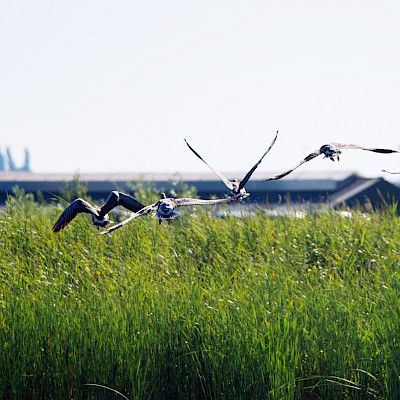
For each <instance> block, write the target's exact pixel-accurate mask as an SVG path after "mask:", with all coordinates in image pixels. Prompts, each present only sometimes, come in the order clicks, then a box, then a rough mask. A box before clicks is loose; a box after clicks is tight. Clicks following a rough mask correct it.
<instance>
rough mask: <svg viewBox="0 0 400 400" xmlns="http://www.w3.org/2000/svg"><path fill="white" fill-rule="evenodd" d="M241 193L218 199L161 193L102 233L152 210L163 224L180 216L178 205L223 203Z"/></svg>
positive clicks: (119, 226) (117, 227) (234, 198)
mask: <svg viewBox="0 0 400 400" xmlns="http://www.w3.org/2000/svg"><path fill="white" fill-rule="evenodd" d="M239 197H240V195H235V196H229V197H227V198H225V199H216V200H204V199H192V198H189V197H182V198H179V199H175V198H173V197H166V196H165V193H160V200H158V201H157V202H155V203H153V204H150V205H149V206H147V207H144V208H142V209H141V210H139V211H137V212H136V213H134V214H132V215H131V216H130V217H129V218H127V219H125V220H124V221H122V222H120V223H119V224H116V225H114V226H112V227H111V228H109V229H107V230H105V231H103V232H101V235H104V234H106V233H111V232H113V231H115V230H116V229H119V228H121V226H124V225H125V224H127V223H128V222H130V221H132V220H133V219H136V218H139V217H143V216H144V215H147V214H149V213H151V212H152V211H155V214H154V218H157V219H158V223H159V224H161V222H162V221H163V220H167V221H171V220H172V219H174V218H177V217H179V215H180V214H179V213H178V212H176V211H175V209H176V208H178V207H183V206H196V205H200V206H206V205H211V204H221V203H227V202H229V201H232V200H238V199H239Z"/></svg>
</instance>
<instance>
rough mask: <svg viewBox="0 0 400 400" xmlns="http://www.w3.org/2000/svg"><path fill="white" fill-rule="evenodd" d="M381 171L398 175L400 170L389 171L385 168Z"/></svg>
mask: <svg viewBox="0 0 400 400" xmlns="http://www.w3.org/2000/svg"><path fill="white" fill-rule="evenodd" d="M382 172H386V173H387V174H392V175H399V174H400V172H390V171H386V169H383V170H382Z"/></svg>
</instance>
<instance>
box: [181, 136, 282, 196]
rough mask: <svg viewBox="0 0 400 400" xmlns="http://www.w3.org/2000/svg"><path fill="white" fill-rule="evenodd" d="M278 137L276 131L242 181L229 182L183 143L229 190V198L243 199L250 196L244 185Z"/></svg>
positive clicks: (190, 147)
mask: <svg viewBox="0 0 400 400" xmlns="http://www.w3.org/2000/svg"><path fill="white" fill-rule="evenodd" d="M277 137H278V131H276V134H275V137H274V139H273V140H272V142H271V144H270V145H269V147H268V149H267V151H266V152H265V153H264V154H263V155H262V157H261V158H260V159H259V160H258V161H257V162H256V163H255V164H254V165H253V167H252V168H251V169H250V171H249V172H248V173H247V174H246V175H245V177H244V178H243V179H242V180H238V179H235V180H232V181H230V180H229V179H227V178H226V177H225V176H224V175H222V174H221V173H220V172H218V171H217V170H216V169H214V168H213V167H212V166H211V165H210V164H208V163H207V162H206V161H205V160H204V158H203V157H201V156H200V154H199V153H197V151H196V150H194V149H193V147H192V146H190V144H189V143H188V141H187V140H186V139H184V140H185V142H186V144H187V146H188V147H189V149H190V150H191V151H192V152H193V153H194V154H195V155H196V156H197V157H198V158H200V160H201V161H203V163H204V164H206V165H207V166H208V168H210V169H211V170H212V171H213V172H214V173H215V174H217V175H218V176H219V178H220V179H221V180H222V182H224V184H225V186H226V187H227V188H228V189H229V191H230V195H231V196H236V195H240V197H241V198H242V199H243V198H245V197H248V196H250V193H247V192H246V189H245V185H246V183H247V182H248V181H249V179H250V178H251V175H253V172H254V171H255V170H256V169H257V167H258V166H259V165H260V164H261V161H262V160H263V158H264V157H265V156H266V155H267V154H268V152H269V151H270V150H271V148H272V146H273V145H274V144H275V142H276V139H277Z"/></svg>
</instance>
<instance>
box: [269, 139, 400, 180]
mask: <svg viewBox="0 0 400 400" xmlns="http://www.w3.org/2000/svg"><path fill="white" fill-rule="evenodd" d="M345 149H349V150H357V149H358V150H366V151H372V152H374V153H381V154H390V153H399V151H397V150H391V149H381V148H369V147H363V146H359V145H358V144H342V143H335V142H332V143H328V144H324V145H322V146H321V147H320V148H319V149H318V150H316V151H313V152H312V153H310V154H309V155H308V156H307V157H305V158H303V160H301V161H300V162H299V163H298V164H297V165H296V166H294V167H293V168H291V169H289V170H287V171H285V172H282V173H281V174H279V175H276V176H273V177H271V178H268V179H266V181H274V180H278V179H282V178H283V177H285V176H286V175H289V174H290V173H291V172H293V171H294V170H295V169H297V168H299V167H300V166H301V165H302V164H304V163H306V162H308V161H311V160H313V159H314V158H315V157H318V156H319V155H321V154H323V155H324V158H329V159H330V160H332V161H335V159H336V160H337V161H339V159H340V158H339V156H340V154H342V150H345Z"/></svg>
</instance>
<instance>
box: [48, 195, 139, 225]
mask: <svg viewBox="0 0 400 400" xmlns="http://www.w3.org/2000/svg"><path fill="white" fill-rule="evenodd" d="M117 206H122V207H124V208H126V209H128V210H129V211H132V212H137V211H139V210H141V209H142V208H143V207H144V205H143V204H142V203H140V202H139V201H137V200H136V199H135V198H134V197H132V196H129V195H128V194H125V193H121V192H117V191H113V192H111V193H110V195H109V196H108V197H107V200H106V201H105V203H104V204H103V205H102V206H101V207H94V206H92V205H91V204H90V203H88V202H87V201H86V200H83V199H81V198H79V199H76V200H74V201H73V202H72V203H71V204H70V205H69V206H68V207H67V208H66V209H65V210H64V211H63V212H62V214H61V215H60V217H59V218H58V220H57V222H56V223H55V224H54V226H53V232H59V231H60V230H61V229H63V228H65V227H66V226H67V225H68V224H69V223H70V222H71V221H72V220H73V219H74V218H75V217H76V216H77V215H78V214H79V213H82V212H83V213H87V214H91V216H92V224H93V225H94V226H96V227H102V228H104V227H105V226H107V225H108V224H110V223H111V221H110V219H109V216H108V213H109V212H110V211H111V210H113V209H114V208H115V207H117Z"/></svg>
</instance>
